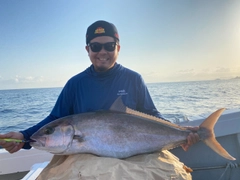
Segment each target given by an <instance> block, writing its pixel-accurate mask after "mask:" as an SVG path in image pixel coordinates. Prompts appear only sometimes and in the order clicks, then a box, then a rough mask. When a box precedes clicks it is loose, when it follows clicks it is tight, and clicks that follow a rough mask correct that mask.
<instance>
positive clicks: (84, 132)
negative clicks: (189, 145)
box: [30, 99, 234, 160]
mask: <svg viewBox="0 0 240 180" xmlns="http://www.w3.org/2000/svg"><path fill="white" fill-rule="evenodd" d="M116 110H118V111H119V112H117V111H116ZM219 113H220V114H221V112H218V114H217V118H218V117H219V116H220V114H219ZM189 133H190V131H189V130H187V129H186V128H184V127H181V126H178V125H175V124H172V123H170V122H167V121H164V120H162V119H159V118H156V117H153V116H149V115H146V114H143V113H140V112H136V111H134V110H131V109H129V108H127V107H125V106H124V105H123V104H122V102H121V99H117V100H116V102H115V103H114V104H113V106H112V107H111V109H110V111H97V112H90V113H82V114H76V115H71V116H67V117H63V118H60V119H57V120H55V121H53V122H51V123H49V124H47V125H45V126H43V127H42V128H41V129H39V131H37V132H36V133H34V134H33V136H32V137H31V139H32V140H35V141H36V142H31V143H30V144H31V145H32V146H33V147H35V148H36V149H41V150H46V151H48V152H51V153H53V154H61V155H67V154H76V153H92V154H95V155H98V156H106V157H115V158H127V157H130V156H133V155H137V154H143V153H151V152H156V151H160V150H162V149H171V148H174V147H177V146H179V145H181V144H183V143H185V142H186V137H187V136H188V134H189ZM199 136H200V139H202V140H203V141H206V140H207V141H208V139H209V138H210V139H211V140H212V133H211V130H208V129H207V128H205V127H201V126H200V129H199ZM214 139H215V138H214ZM207 144H208V142H207ZM210 147H211V146H210ZM211 148H212V147H211ZM214 148H215V146H214V147H213V148H212V149H213V150H215V149H214ZM221 148H222V147H220V150H219V147H216V149H217V150H215V151H216V152H217V151H219V152H217V153H219V154H220V155H221V156H224V157H225V158H228V159H231V160H233V159H234V158H233V157H231V156H230V155H229V154H228V153H227V152H226V151H225V150H224V149H223V148H222V149H223V150H222V149H221ZM222 151H224V152H222ZM226 153H227V154H226Z"/></svg>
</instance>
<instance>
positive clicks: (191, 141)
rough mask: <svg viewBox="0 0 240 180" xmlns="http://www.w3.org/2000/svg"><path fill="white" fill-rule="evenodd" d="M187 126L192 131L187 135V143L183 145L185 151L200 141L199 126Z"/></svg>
mask: <svg viewBox="0 0 240 180" xmlns="http://www.w3.org/2000/svg"><path fill="white" fill-rule="evenodd" d="M186 128H187V129H188V130H190V131H192V132H191V133H189V135H188V137H187V143H185V144H182V145H181V146H182V148H183V150H184V151H187V150H188V149H189V147H190V146H191V145H193V144H195V143H196V142H198V141H199V136H198V134H197V131H198V129H199V127H198V126H197V127H186Z"/></svg>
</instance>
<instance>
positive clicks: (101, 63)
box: [86, 36, 120, 72]
mask: <svg viewBox="0 0 240 180" xmlns="http://www.w3.org/2000/svg"><path fill="white" fill-rule="evenodd" d="M98 43H100V44H98ZM105 43H107V44H106V45H105V46H106V47H102V48H100V47H101V44H105ZM89 44H90V46H86V50H87V52H88V56H89V58H90V60H91V62H92V64H93V66H94V69H95V71H97V72H105V71H107V70H109V69H110V68H112V67H113V66H114V64H115V62H116V61H117V57H118V52H119V50H120V45H118V44H116V46H115V40H114V38H113V37H110V36H100V37H96V38H94V39H92V40H91V41H90V43H89ZM114 46H115V48H114ZM105 48H106V49H105ZM96 50H97V51H98V52H94V51H96ZM99 50H100V51H99ZM112 50H113V51H112Z"/></svg>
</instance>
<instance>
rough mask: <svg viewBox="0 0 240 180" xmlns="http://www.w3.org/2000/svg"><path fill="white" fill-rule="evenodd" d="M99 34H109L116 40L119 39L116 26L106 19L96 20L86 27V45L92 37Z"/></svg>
mask: <svg viewBox="0 0 240 180" xmlns="http://www.w3.org/2000/svg"><path fill="white" fill-rule="evenodd" d="M99 36H111V37H113V38H114V39H115V40H116V41H119V35H118V31H117V28H116V27H115V25H114V24H112V23H109V22H107V21H103V20H99V21H96V22H94V23H93V24H91V25H90V26H89V27H88V28H87V33H86V44H87V45H88V44H89V42H90V41H91V40H92V39H94V38H95V37H99Z"/></svg>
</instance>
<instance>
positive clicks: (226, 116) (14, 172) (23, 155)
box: [0, 109, 240, 180]
mask: <svg viewBox="0 0 240 180" xmlns="http://www.w3.org/2000/svg"><path fill="white" fill-rule="evenodd" d="M207 116H208V114H206V115H203V116H201V117H197V120H193V121H187V122H183V123H181V124H180V125H182V126H198V125H200V124H201V122H202V121H203V120H204V119H205V118H206V117H207ZM214 131H215V135H216V138H217V140H218V142H219V143H220V144H221V145H222V146H223V147H224V148H225V149H226V150H227V151H228V152H229V154H231V155H232V156H233V157H235V158H236V160H235V161H230V160H226V159H225V158H223V157H221V156H219V155H218V154H216V153H215V152H213V151H212V150H211V149H210V148H209V147H207V146H206V145H205V144H204V143H203V142H199V143H197V144H194V145H193V146H191V147H190V149H189V150H188V151H187V152H184V151H183V150H182V148H181V147H179V148H175V149H172V150H171V152H172V153H173V154H175V155H176V156H177V157H178V158H179V159H180V161H182V162H183V163H184V164H185V165H187V166H188V167H190V168H192V169H193V172H192V173H191V174H192V177H193V178H192V179H193V180H202V179H204V180H239V179H240V109H235V110H226V111H225V112H224V113H223V114H222V116H221V117H220V118H219V120H218V122H217V123H216V125H215V128H214ZM52 156H53V155H52V154H50V153H48V152H45V151H40V150H37V149H34V148H32V149H31V150H20V151H19V152H16V153H14V154H9V153H8V152H7V151H5V150H4V149H0V180H5V179H6V180H17V179H22V180H32V179H36V177H37V176H38V175H39V174H40V172H41V171H42V170H43V168H44V167H45V166H46V165H47V164H48V162H49V161H50V160H51V158H52Z"/></svg>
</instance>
